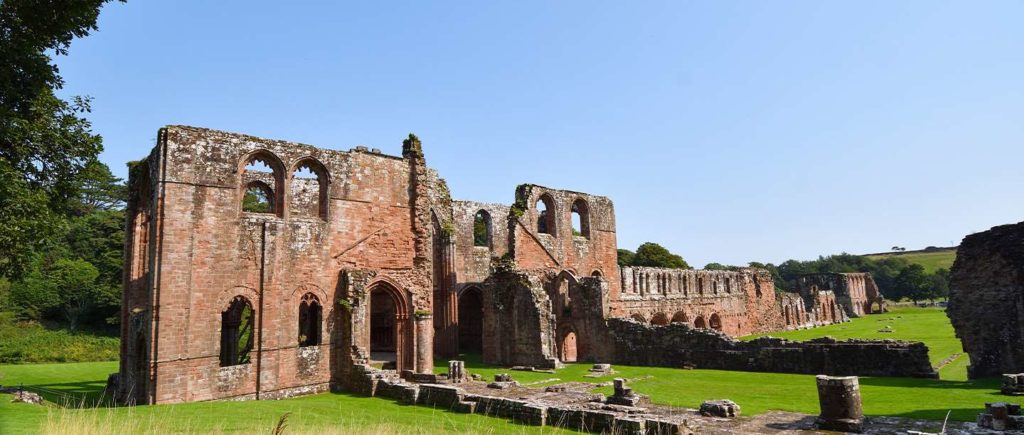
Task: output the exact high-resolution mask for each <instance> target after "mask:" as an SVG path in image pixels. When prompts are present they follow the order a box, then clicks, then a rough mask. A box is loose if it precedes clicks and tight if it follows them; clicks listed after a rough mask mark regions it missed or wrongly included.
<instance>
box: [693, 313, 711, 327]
mask: <svg viewBox="0 0 1024 435" xmlns="http://www.w3.org/2000/svg"><path fill="white" fill-rule="evenodd" d="M693 327H694V328H697V329H707V328H708V324H707V322H706V321H705V320H704V316H697V318H696V319H694V320H693Z"/></svg>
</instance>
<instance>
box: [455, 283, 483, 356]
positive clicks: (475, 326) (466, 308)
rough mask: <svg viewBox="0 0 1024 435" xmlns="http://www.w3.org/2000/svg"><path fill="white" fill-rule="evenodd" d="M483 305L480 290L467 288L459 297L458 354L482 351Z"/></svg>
mask: <svg viewBox="0 0 1024 435" xmlns="http://www.w3.org/2000/svg"><path fill="white" fill-rule="evenodd" d="M483 318H484V304H483V297H482V295H481V294H480V289H478V288H476V287H469V288H467V289H465V290H463V291H462V294H461V295H459V352H463V353H480V351H482V350H483Z"/></svg>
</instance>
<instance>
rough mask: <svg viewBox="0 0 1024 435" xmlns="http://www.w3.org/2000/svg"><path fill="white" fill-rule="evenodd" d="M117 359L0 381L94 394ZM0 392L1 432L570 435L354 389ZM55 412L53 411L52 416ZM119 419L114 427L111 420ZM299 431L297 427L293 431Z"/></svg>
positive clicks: (43, 368) (14, 372)
mask: <svg viewBox="0 0 1024 435" xmlns="http://www.w3.org/2000/svg"><path fill="white" fill-rule="evenodd" d="M116 370H117V363H116V362H92V363H69V364H22V365H0V374H2V376H3V378H0V383H2V384H4V385H11V384H13V385H17V384H24V385H26V386H31V387H32V389H34V390H37V391H38V389H39V388H42V389H45V391H46V393H44V396H45V397H46V398H47V399H48V400H57V401H59V400H60V397H61V396H60V395H59V393H76V394H78V395H84V396H88V397H91V398H95V397H98V396H99V394H100V393H101V392H102V390H103V386H104V384H105V382H106V378H107V375H108V374H110V373H112V372H114V371H116ZM10 397H11V396H10V395H6V394H0V433H2V434H9V433H38V432H40V428H41V427H43V425H46V424H48V421H47V420H54V421H57V423H53V422H52V421H51V422H50V424H51V426H49V427H43V429H46V430H45V431H46V432H51V431H57V432H67V430H66V429H67V425H68V423H64V426H61V425H60V424H59V421H60V420H61V419H64V420H72V421H75V422H78V423H79V424H82V422H84V423H85V424H87V425H88V426H89V427H90V428H91V429H92V431H95V432H106V431H108V430H111V429H112V430H115V431H123V430H124V429H126V428H127V429H138V430H141V431H143V432H147V433H150V432H158V433H159V432H168V431H171V432H197V433H207V432H210V431H213V432H263V433H268V432H271V431H272V430H273V428H274V425H275V424H276V423H277V421H278V419H279V418H280V417H281V416H282V415H283V414H285V413H291V415H290V416H289V418H288V427H289V428H292V429H296V430H297V431H301V432H331V433H382V434H383V433H399V432H401V433H440V432H447V433H529V434H533V433H567V432H565V431H560V430H553V429H551V428H536V427H530V426H521V425H517V424H512V423H509V422H507V421H505V420H503V419H498V418H490V417H481V416H475V415H466V414H456V413H452V412H446V411H439V410H434V409H431V408H426V407H422V406H404V405H399V404H398V403H396V402H394V401H391V400H386V399H379V398H367V397H361V396H355V395H350V394H318V395H314V396H306V397H300V398H295V399H287V400H276V401H274V400H268V401H247V402H199V403H185V404H178V405H157V406H137V407H131V408H99V409H95V408H93V409H72V410H62V409H60V408H58V407H55V406H54V407H40V406H36V405H26V404H16V403H10ZM48 414H49V415H48ZM110 425H113V426H110ZM292 433H295V432H292Z"/></svg>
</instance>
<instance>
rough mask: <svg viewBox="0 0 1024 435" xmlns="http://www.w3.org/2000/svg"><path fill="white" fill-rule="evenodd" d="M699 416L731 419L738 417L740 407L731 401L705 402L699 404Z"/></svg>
mask: <svg viewBox="0 0 1024 435" xmlns="http://www.w3.org/2000/svg"><path fill="white" fill-rule="evenodd" d="M700 415H703V416H706V417H723V418H732V417H738V416H739V415H740V406H739V405H737V404H736V402H733V401H732V400H728V399H722V400H705V401H704V402H703V403H701V404H700Z"/></svg>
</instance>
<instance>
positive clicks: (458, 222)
mask: <svg viewBox="0 0 1024 435" xmlns="http://www.w3.org/2000/svg"><path fill="white" fill-rule="evenodd" d="M481 212H482V216H485V217H486V221H487V222H488V225H487V227H488V234H489V237H488V242H487V244H486V245H485V246H476V245H475V243H474V237H473V226H474V222H475V218H476V215H477V213H481ZM508 213H509V206H507V205H503V204H487V203H481V202H472V201H453V203H452V216H453V223H454V224H455V233H456V241H455V245H456V252H457V255H456V270H457V272H458V281H459V284H460V285H471V284H479V283H482V282H483V281H484V280H485V279H487V277H488V276H489V275H490V273H491V270H490V268H491V259H492V258H494V257H502V256H504V255H505V254H506V253H508V249H509V242H508Z"/></svg>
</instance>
